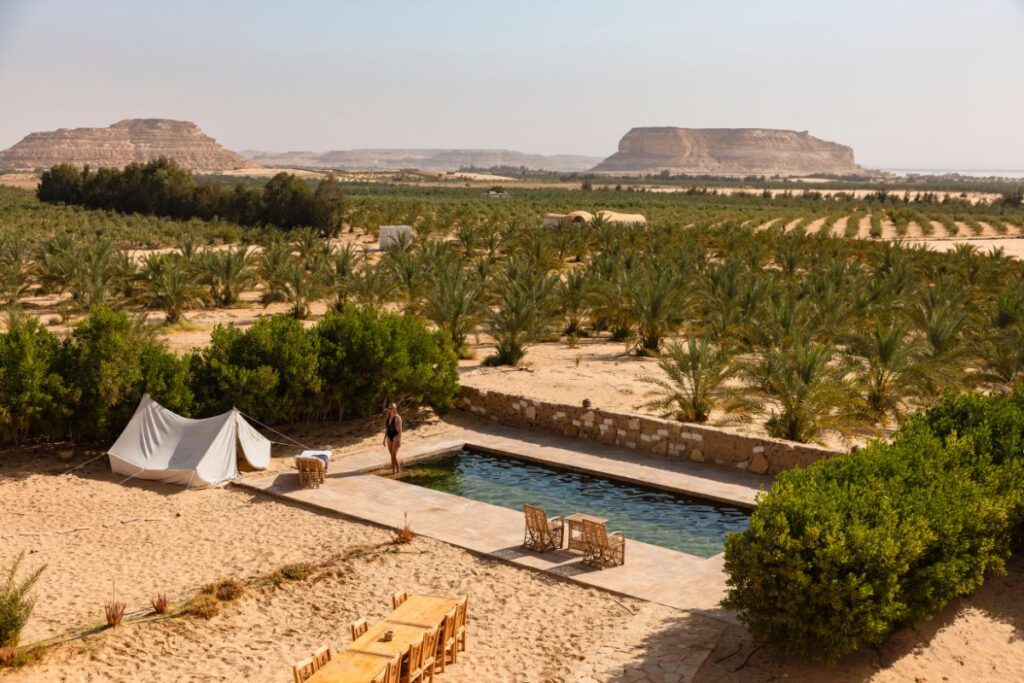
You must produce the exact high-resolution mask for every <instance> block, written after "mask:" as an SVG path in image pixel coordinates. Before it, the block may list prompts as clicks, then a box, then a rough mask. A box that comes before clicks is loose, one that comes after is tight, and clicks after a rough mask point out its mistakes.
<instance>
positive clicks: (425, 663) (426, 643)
mask: <svg viewBox="0 0 1024 683" xmlns="http://www.w3.org/2000/svg"><path fill="white" fill-rule="evenodd" d="M439 635H440V632H439V631H438V630H437V629H436V628H432V629H430V630H429V631H427V632H426V633H424V634H423V659H422V660H421V661H420V666H421V667H422V670H423V672H422V673H421V674H420V679H421V680H422V681H423V683H426V681H427V679H428V678H429V679H430V683H434V667H435V666H436V664H437V641H438V637H439Z"/></svg>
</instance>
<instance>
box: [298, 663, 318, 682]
mask: <svg viewBox="0 0 1024 683" xmlns="http://www.w3.org/2000/svg"><path fill="white" fill-rule="evenodd" d="M315 673H316V668H315V667H314V665H313V658H312V657H306V658H305V659H302V660H300V661H299V662H297V663H296V664H295V665H294V666H293V667H292V676H293V677H294V678H295V683H305V682H306V681H308V680H309V679H310V678H311V677H312V676H313V674H315Z"/></svg>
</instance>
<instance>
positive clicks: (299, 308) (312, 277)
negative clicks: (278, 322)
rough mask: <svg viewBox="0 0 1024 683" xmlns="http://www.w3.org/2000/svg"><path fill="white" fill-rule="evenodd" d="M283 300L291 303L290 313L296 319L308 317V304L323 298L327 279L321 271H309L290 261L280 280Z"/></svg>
mask: <svg viewBox="0 0 1024 683" xmlns="http://www.w3.org/2000/svg"><path fill="white" fill-rule="evenodd" d="M280 285H281V291H282V292H283V293H284V297H285V301H288V302H290V303H291V304H292V308H291V315H292V317H293V318H297V319H298V320H305V319H306V318H308V317H309V304H310V303H312V302H313V301H316V300H317V299H321V298H323V296H324V294H325V293H326V292H327V279H326V276H325V274H324V272H323V271H314V272H310V271H308V270H306V269H305V268H304V267H303V266H302V264H300V263H298V262H296V261H292V262H291V263H290V264H289V266H288V268H287V270H285V272H284V273H283V277H282V279H281V282H280Z"/></svg>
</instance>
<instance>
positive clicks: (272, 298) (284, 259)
mask: <svg viewBox="0 0 1024 683" xmlns="http://www.w3.org/2000/svg"><path fill="white" fill-rule="evenodd" d="M294 262H295V257H294V256H293V255H292V248H291V245H289V244H288V243H286V242H285V241H284V240H282V239H280V238H278V237H274V238H272V239H270V240H269V241H268V242H267V244H266V245H264V247H263V253H262V254H260V257H259V263H258V266H257V271H258V273H259V278H260V280H261V281H262V282H263V296H262V297H261V298H260V301H261V302H262V303H263V304H264V305H266V304H270V303H275V302H279V301H287V293H286V292H285V288H284V280H285V278H286V277H287V276H288V273H289V271H290V270H291V268H292V264H293V263H294Z"/></svg>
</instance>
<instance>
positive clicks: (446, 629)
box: [437, 607, 459, 673]
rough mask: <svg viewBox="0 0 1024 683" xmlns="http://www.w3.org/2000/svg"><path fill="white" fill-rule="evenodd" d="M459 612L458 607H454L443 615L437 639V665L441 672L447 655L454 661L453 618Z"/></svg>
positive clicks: (446, 660) (445, 663)
mask: <svg viewBox="0 0 1024 683" xmlns="http://www.w3.org/2000/svg"><path fill="white" fill-rule="evenodd" d="M458 613H459V608H458V607H456V608H455V609H453V610H452V611H451V612H449V613H448V614H446V615H444V621H443V622H442V624H441V635H440V637H439V638H438V639H437V656H438V661H437V666H439V667H441V673H444V670H445V667H446V665H447V664H448V657H449V656H450V657H451V658H452V663H453V664H454V663H455V643H456V642H457V641H456V638H455V619H456V616H457V615H458Z"/></svg>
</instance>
